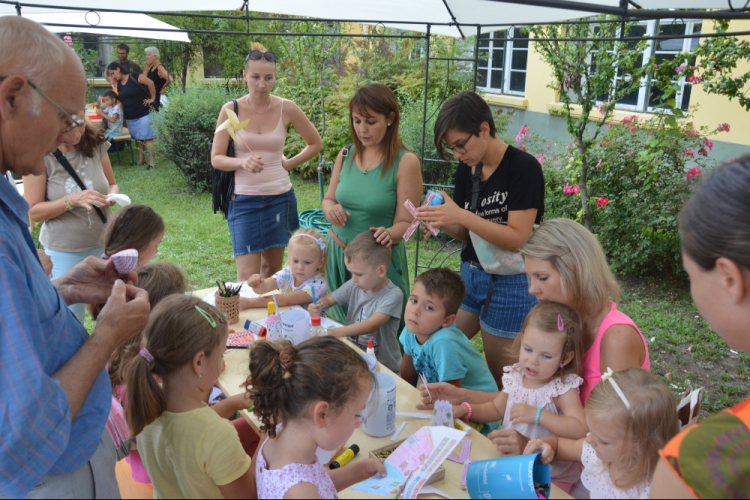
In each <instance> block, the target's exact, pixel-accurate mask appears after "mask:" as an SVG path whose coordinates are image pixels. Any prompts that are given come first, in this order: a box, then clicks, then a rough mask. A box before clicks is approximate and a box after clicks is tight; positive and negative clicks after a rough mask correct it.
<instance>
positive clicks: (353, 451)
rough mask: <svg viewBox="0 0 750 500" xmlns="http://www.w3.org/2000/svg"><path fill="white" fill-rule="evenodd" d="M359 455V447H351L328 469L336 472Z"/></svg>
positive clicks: (354, 445)
mask: <svg viewBox="0 0 750 500" xmlns="http://www.w3.org/2000/svg"><path fill="white" fill-rule="evenodd" d="M357 453H359V446H357V445H356V444H353V445H351V446H350V447H349V448H348V449H347V450H345V451H344V453H342V454H341V455H339V456H338V457H336V460H334V461H333V462H331V465H329V466H328V468H329V469H331V470H334V469H338V468H339V467H343V466H345V465H346V464H347V463H349V461H350V460H351V459H352V458H354V457H356V456H357Z"/></svg>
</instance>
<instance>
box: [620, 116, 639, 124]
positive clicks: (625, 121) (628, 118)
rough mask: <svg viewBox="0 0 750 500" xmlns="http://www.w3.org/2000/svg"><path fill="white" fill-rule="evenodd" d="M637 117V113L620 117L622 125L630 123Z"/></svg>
mask: <svg viewBox="0 0 750 500" xmlns="http://www.w3.org/2000/svg"><path fill="white" fill-rule="evenodd" d="M637 119H638V115H632V116H626V117H625V118H623V119H622V125H623V126H625V125H630V124H631V123H635V121H636V120H637Z"/></svg>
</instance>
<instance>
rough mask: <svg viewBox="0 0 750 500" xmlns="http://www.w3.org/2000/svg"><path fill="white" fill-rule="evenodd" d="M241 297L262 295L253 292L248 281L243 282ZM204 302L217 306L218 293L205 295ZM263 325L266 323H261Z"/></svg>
mask: <svg viewBox="0 0 750 500" xmlns="http://www.w3.org/2000/svg"><path fill="white" fill-rule="evenodd" d="M227 286H228V287H230V286H237V283H229V282H227ZM240 297H245V298H247V299H252V298H253V297H260V295H258V294H257V293H255V292H253V289H252V288H250V287H249V286H248V285H247V283H243V284H242V288H241V289H240ZM203 302H206V303H207V304H211V305H212V306H214V307H216V295H215V294H214V293H209V294H208V295H206V296H205V297H203ZM261 324H262V325H265V324H266V323H265V322H263V323H261Z"/></svg>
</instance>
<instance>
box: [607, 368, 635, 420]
mask: <svg viewBox="0 0 750 500" xmlns="http://www.w3.org/2000/svg"><path fill="white" fill-rule="evenodd" d="M614 374H615V372H613V371H612V368H609V367H607V371H606V372H604V373H602V382H606V381H608V380H609V383H610V384H612V387H613V388H614V389H615V392H616V393H617V395H618V396H620V399H621V400H622V402H623V404H624V405H625V408H627V409H628V410H629V409H630V401H628V398H626V397H625V393H624V392H622V389H620V386H619V385H618V383H617V381H616V380H615V379H614V378H613V375H614Z"/></svg>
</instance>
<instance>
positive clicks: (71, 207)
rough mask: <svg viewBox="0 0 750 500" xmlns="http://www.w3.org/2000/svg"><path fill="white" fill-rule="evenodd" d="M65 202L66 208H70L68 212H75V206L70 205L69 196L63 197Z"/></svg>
mask: <svg viewBox="0 0 750 500" xmlns="http://www.w3.org/2000/svg"><path fill="white" fill-rule="evenodd" d="M63 201H64V202H65V206H66V207H68V212H70V211H71V210H73V205H71V204H70V200H68V195H67V194H66V195H65V196H63Z"/></svg>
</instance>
